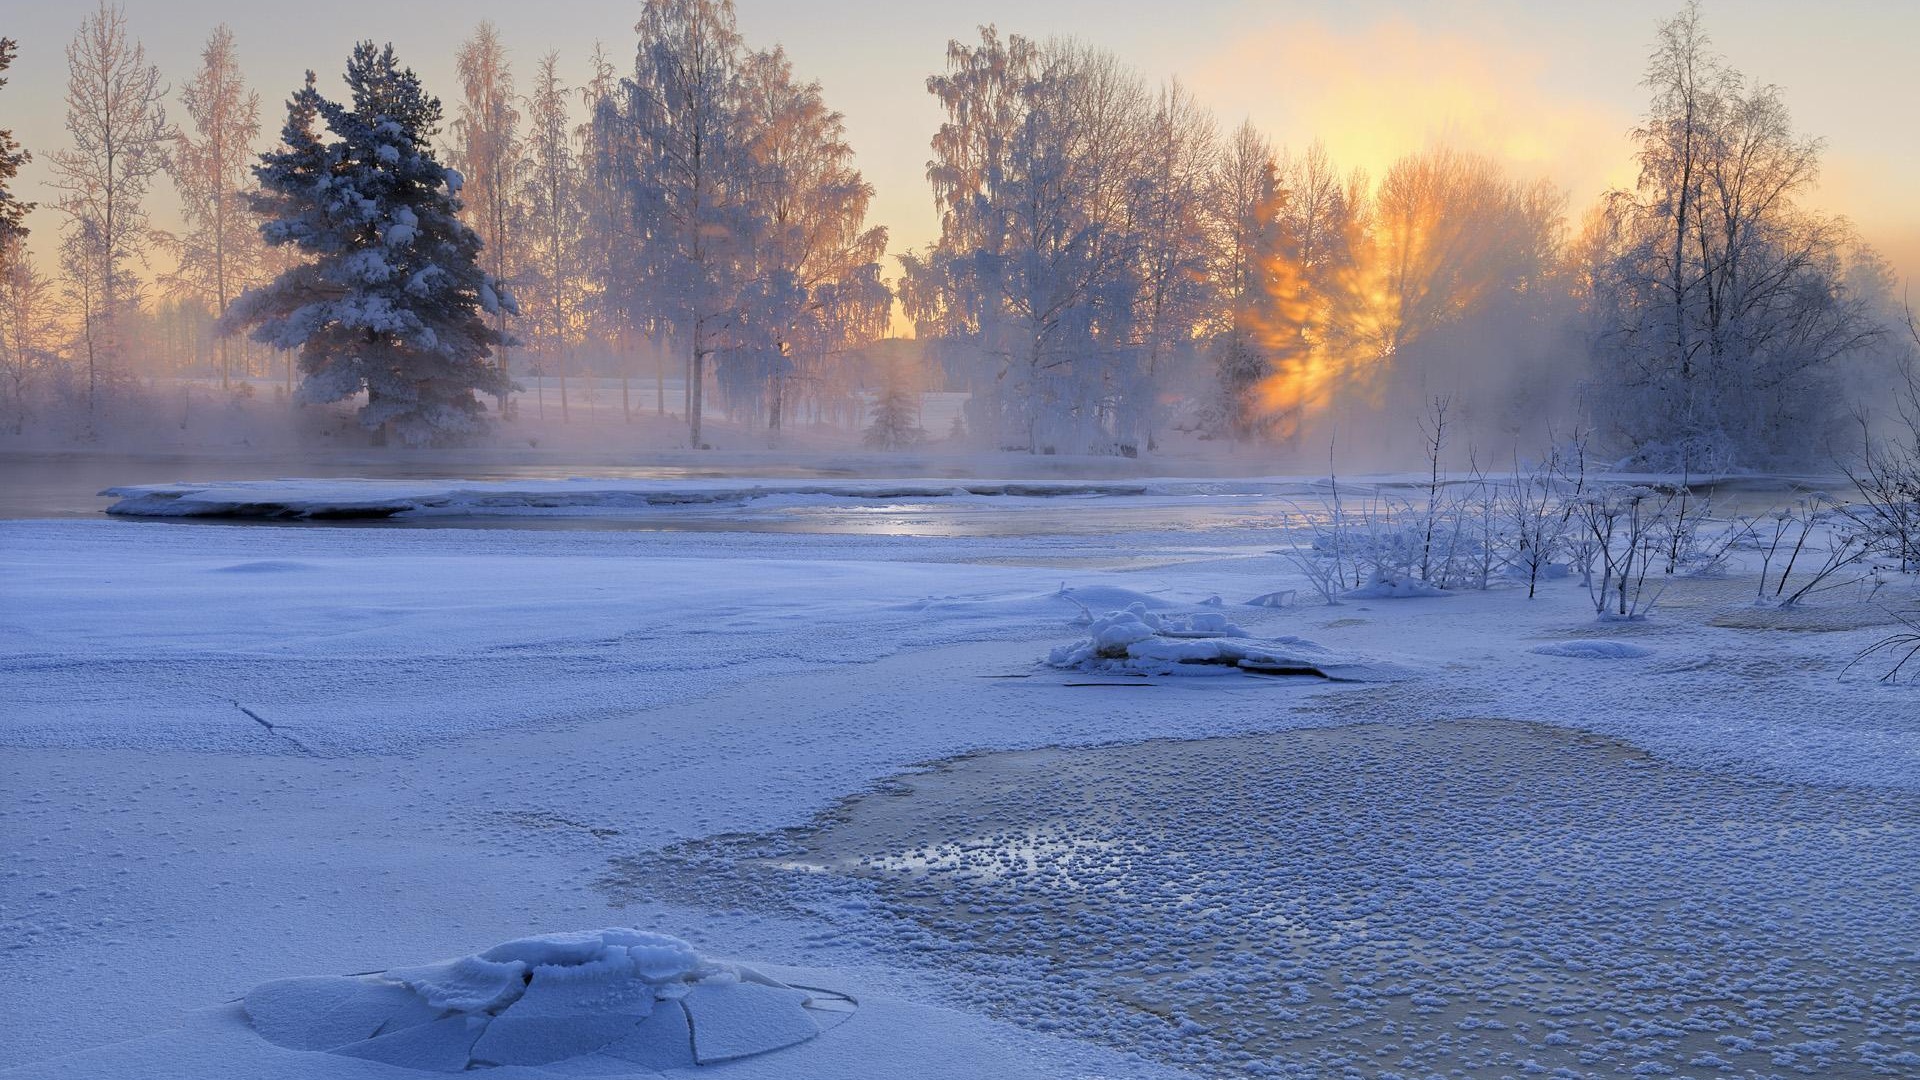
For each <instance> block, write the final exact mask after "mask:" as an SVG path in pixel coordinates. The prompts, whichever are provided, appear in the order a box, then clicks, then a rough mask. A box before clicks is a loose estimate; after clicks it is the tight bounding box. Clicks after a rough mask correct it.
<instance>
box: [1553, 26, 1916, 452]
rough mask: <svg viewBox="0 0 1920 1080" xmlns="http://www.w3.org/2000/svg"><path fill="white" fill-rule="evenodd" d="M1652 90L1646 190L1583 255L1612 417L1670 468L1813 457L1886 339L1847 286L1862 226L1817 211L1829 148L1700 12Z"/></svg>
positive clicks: (1665, 53) (1626, 195) (1669, 32)
mask: <svg viewBox="0 0 1920 1080" xmlns="http://www.w3.org/2000/svg"><path fill="white" fill-rule="evenodd" d="M1646 85H1647V86H1648V88H1649V89H1650V90H1652V92H1653V99H1652V103H1651V106H1650V108H1649V111H1648V114H1647V119H1646V121H1645V122H1644V123H1643V124H1642V125H1641V126H1640V127H1639V128H1638V129H1637V130H1636V131H1635V132H1634V136H1635V138H1636V139H1637V140H1638V142H1639V144H1640V153H1639V164H1640V176H1639V182H1638V184H1637V185H1636V187H1635V188H1634V190H1632V191H1615V192H1612V193H1610V194H1609V195H1608V197H1607V200H1606V202H1605V204H1604V206H1603V208H1602V211H1601V212H1600V214H1599V215H1597V216H1596V218H1595V219H1594V221H1593V222H1592V223H1591V225H1590V228H1589V231H1588V235H1587V237H1586V239H1585V243H1584V245H1583V246H1584V248H1585V251H1586V258H1585V260H1584V261H1585V263H1586V266H1585V274H1586V279H1587V280H1586V290H1585V292H1586V303H1587V307H1588V311H1589V313H1590V315H1591V316H1592V319H1593V322H1594V340H1595V372H1594V375H1595V384H1594V395H1593V396H1594V400H1595V405H1596V408H1597V409H1598V410H1599V413H1600V419H1601V420H1602V421H1603V422H1604V423H1605V425H1606V426H1607V427H1608V428H1609V429H1610V430H1611V431H1612V432H1613V434H1614V435H1615V437H1616V438H1618V439H1619V440H1620V441H1621V442H1622V443H1623V444H1625V446H1626V447H1627V448H1628V449H1630V450H1631V451H1632V452H1633V453H1634V454H1635V455H1636V456H1638V457H1640V458H1641V459H1643V460H1645V461H1647V462H1648V463H1650V464H1655V465H1671V466H1679V465H1683V464H1687V463H1689V462H1690V463H1692V464H1693V465H1694V466H1695V467H1698V466H1699V464H1700V463H1701V462H1702V461H1707V460H1714V459H1724V458H1728V457H1732V458H1740V459H1745V460H1750V461H1751V460H1765V459H1769V458H1771V459H1782V458H1795V457H1799V458H1804V457H1805V456H1806V455H1807V453H1808V452H1809V451H1811V450H1812V448H1813V447H1815V446H1818V445H1820V444H1821V443H1823V442H1824V441H1825V439H1824V436H1825V435H1826V433H1827V427H1828V425H1829V424H1831V423H1832V422H1833V421H1834V420H1835V419H1836V413H1837V411H1838V410H1837V400H1836V397H1837V396H1836V395H1835V394H1834V392H1833V379H1832V369H1833V368H1834V367H1835V365H1837V364H1839V363H1840V362H1841V361H1843V360H1846V359H1848V358H1849V357H1852V356H1855V355H1858V354H1859V353H1860V351H1861V350H1862V349H1863V348H1864V347H1866V346H1867V345H1870V344H1871V343H1872V342H1873V341H1874V340H1875V339H1876V338H1877V337H1878V336H1879V334H1880V328H1879V327H1878V326H1876V325H1875V324H1874V321H1873V320H1872V319H1870V318H1868V317H1867V311H1866V308H1865V304H1864V302H1863V300H1862V298H1860V297H1857V296H1854V295H1853V294H1852V293H1851V291H1850V290H1849V289H1848V288H1847V285H1846V283H1845V281H1844V259H1843V255H1844V252H1845V249H1846V247H1847V246H1848V243H1849V241H1850V239H1851V237H1850V233H1849V230H1848V229H1847V227H1846V225H1845V223H1844V222H1843V221H1840V220H1837V219H1834V218H1830V217H1827V216H1824V215H1821V214H1818V213H1815V212H1813V211H1811V210H1809V209H1807V208H1805V207H1804V206H1802V205H1800V201H1799V200H1800V198H1801V196H1802V195H1804V194H1805V193H1806V192H1807V191H1808V190H1809V189H1810V188H1811V186H1812V185H1813V183H1814V180H1815V178H1816V176H1817V174H1818V169H1819V159H1820V144H1819V142H1818V141H1817V140H1813V139H1808V138H1803V137H1801V136H1799V135H1797V134H1796V133H1795V132H1794V130H1793V127H1792V123H1791V119H1790V117H1789V115H1788V112H1787V108H1786V105H1785V103H1784V102H1783V101H1782V99H1781V96H1780V91H1779V89H1778V88H1777V87H1772V86H1766V85H1760V84H1755V83H1750V82H1748V81H1747V80H1746V79H1745V78H1744V77H1742V76H1741V75H1740V73H1739V72H1737V71H1735V70H1734V69H1732V68H1731V67H1729V66H1728V65H1727V64H1726V62H1725V61H1724V60H1723V59H1721V58H1720V57H1718V56H1716V55H1714V54H1713V53H1711V52H1710V51H1709V43H1708V39H1707V35H1706V31H1705V29H1704V27H1703V26H1702V24H1701V19H1700V12H1699V9H1698V6H1697V5H1695V4H1689V5H1688V6H1687V7H1686V8H1685V9H1683V10H1682V11H1681V12H1680V14H1678V15H1677V16H1675V17H1674V18H1673V19H1671V20H1669V21H1668V22H1666V23H1664V24H1662V26H1661V28H1660V32H1659V37H1658V44H1657V47H1656V50H1655V52H1654V54H1653V57H1652V59H1651V61H1650V63H1649V65H1648V68H1647V78H1646Z"/></svg>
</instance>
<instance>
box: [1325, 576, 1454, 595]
mask: <svg viewBox="0 0 1920 1080" xmlns="http://www.w3.org/2000/svg"><path fill="white" fill-rule="evenodd" d="M1340 595H1341V596H1343V597H1345V598H1346V599H1348V600H1412V599H1415V598H1417V597H1422V596H1445V595H1447V593H1446V590H1444V589H1440V588H1437V587H1435V586H1433V585H1429V584H1427V583H1426V582H1424V581H1421V580H1419V579H1418V578H1412V577H1403V578H1381V579H1379V580H1378V581H1370V582H1368V583H1367V584H1365V585H1362V586H1360V587H1359V588H1357V589H1348V590H1347V591H1346V592H1343V593H1341V594H1340Z"/></svg>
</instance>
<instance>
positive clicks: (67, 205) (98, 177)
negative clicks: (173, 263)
mask: <svg viewBox="0 0 1920 1080" xmlns="http://www.w3.org/2000/svg"><path fill="white" fill-rule="evenodd" d="M67 65H68V79H67V131H68V132H69V133H71V134H72V136H73V147H72V149H68V150H61V151H58V152H56V153H55V154H54V155H53V172H54V178H55V179H54V186H55V187H56V188H58V189H59V190H60V191H61V192H62V195H61V198H60V210H61V212H62V213H64V214H66V215H67V218H68V234H67V243H66V245H65V247H66V250H65V251H63V260H62V262H63V265H65V266H66V267H67V269H68V272H69V273H84V274H87V275H89V278H88V280H85V281H83V282H76V283H74V285H73V286H72V287H71V288H70V294H71V295H72V296H74V297H75V299H77V300H78V301H80V302H81V304H82V305H83V310H82V313H81V317H82V320H83V322H84V323H85V326H86V329H85V337H86V345H87V347H86V353H87V409H88V412H89V414H91V413H92V411H93V407H94V398H95V391H96V387H97V384H98V369H99V363H98V358H101V357H104V358H106V359H107V360H109V361H112V360H114V359H115V358H116V357H117V353H118V347H119V343H118V335H117V331H116V326H117V323H118V321H119V319H120V318H121V316H122V315H123V314H124V312H123V308H125V307H127V306H129V305H132V304H137V303H138V296H137V289H138V281H137V279H135V278H134V277H133V276H132V274H131V272H130V271H129V270H128V269H127V260H128V259H130V258H134V257H137V256H139V255H140V254H141V253H142V252H144V250H145V249H146V247H147V246H148V244H149V243H150V241H151V239H152V233H151V230H150V229H149V228H148V225H147V214H146V207H145V200H146V195H147V188H148V186H149V184H150V183H151V182H152V180H153V176H154V174H155V173H157V172H159V171H160V170H161V169H162V168H163V167H165V165H166V155H167V148H168V146H169V145H170V144H171V143H172V141H173V137H174V132H173V129H172V128H171V127H169V126H168V124H167V116H166V109H165V107H164V105H163V104H162V102H163V101H164V99H165V97H166V88H165V87H163V86H162V85H161V84H160V69H159V68H157V67H155V66H153V65H151V64H149V63H147V53H146V48H145V47H144V46H142V45H141V44H140V43H139V42H138V41H136V40H134V39H133V38H131V37H130V36H129V35H128V33H127V19H126V13H125V12H124V11H122V10H121V9H120V8H118V7H112V6H109V5H108V4H107V3H106V0H101V3H100V6H99V7H98V8H97V9H95V11H94V13H93V14H92V15H89V16H87V17H86V18H85V19H83V20H82V21H81V23H80V30H79V32H78V33H77V34H76V35H75V36H74V39H73V42H72V44H70V45H68V46H67Z"/></svg>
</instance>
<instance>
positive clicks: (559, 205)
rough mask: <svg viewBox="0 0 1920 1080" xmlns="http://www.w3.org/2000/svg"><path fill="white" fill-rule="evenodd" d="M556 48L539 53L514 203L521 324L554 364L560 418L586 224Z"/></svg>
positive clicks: (583, 285)
mask: <svg viewBox="0 0 1920 1080" xmlns="http://www.w3.org/2000/svg"><path fill="white" fill-rule="evenodd" d="M559 62H560V54H559V53H552V52H550V53H548V54H547V55H545V56H543V57H541V58H540V66H539V69H538V71H537V72H536V74H535V75H534V92H533V95H532V96H531V97H529V98H528V99H527V102H526V104H527V128H528V130H527V149H528V155H527V159H526V161H525V163H524V165H523V169H522V172H523V176H524V180H523V185H522V189H521V202H522V204H523V205H524V206H525V208H526V217H527V230H528V241H529V243H528V251H527V255H528V258H527V264H526V268H525V271H524V274H525V275H526V276H527V277H528V278H529V279H530V280H529V281H528V282H527V284H528V285H529V286H531V287H530V288H522V289H521V290H520V294H521V295H524V296H526V297H527V298H528V300H529V301H531V302H530V303H528V304H527V305H526V306H527V312H526V316H527V319H526V321H527V326H528V330H529V331H530V342H531V344H532V346H533V347H534V348H536V349H539V350H540V351H541V352H542V353H543V354H544V355H545V356H547V357H550V358H554V359H557V360H558V361H559V364H560V419H561V420H562V421H564V420H566V419H567V367H568V360H569V353H570V351H571V349H572V347H573V344H574V341H575V338H576V335H577V333H578V329H579V323H580V321H581V320H580V311H581V306H582V305H581V298H582V294H583V293H584V292H585V290H586V287H587V283H586V282H585V280H583V279H584V277H585V270H586V267H585V266H584V265H583V262H582V258H581V256H582V250H581V249H582V246H583V244H584V243H585V235H584V234H585V229H586V224H585V222H584V221H583V215H584V208H583V206H582V201H581V184H582V179H583V178H582V176H581V169H580V158H579V155H578V154H577V153H576V152H575V149H574V139H573V134H572V132H571V131H570V130H569V128H568V126H567V97H568V95H569V94H570V93H571V92H572V91H570V90H568V88H567V87H566V85H565V84H564V83H562V82H561V81H560V75H559Z"/></svg>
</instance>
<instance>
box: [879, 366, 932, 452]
mask: <svg viewBox="0 0 1920 1080" xmlns="http://www.w3.org/2000/svg"><path fill="white" fill-rule="evenodd" d="M926 437H927V433H926V431H925V429H923V428H921V426H920V395H919V394H917V393H915V392H914V391H913V389H912V387H910V386H909V385H908V380H907V379H906V375H905V372H903V371H902V370H901V364H900V363H899V362H898V361H894V362H892V363H889V364H888V365H887V374H886V381H885V382H884V383H882V384H881V387H880V397H879V398H878V400H876V401H875V402H874V403H873V423H872V424H870V425H868V427H867V432H866V443H867V446H869V447H870V448H872V449H875V450H910V449H912V448H913V447H915V446H918V445H920V443H921V442H923V441H924V440H925V439H926Z"/></svg>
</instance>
